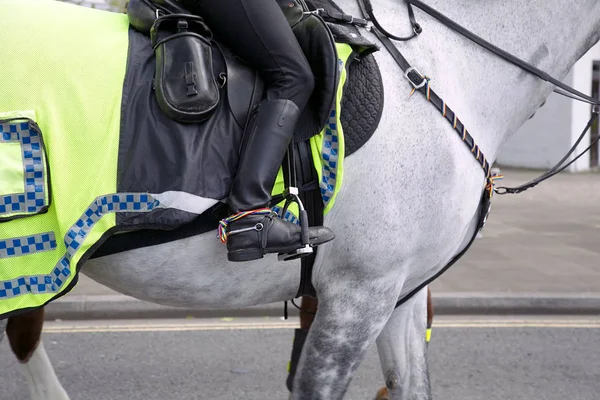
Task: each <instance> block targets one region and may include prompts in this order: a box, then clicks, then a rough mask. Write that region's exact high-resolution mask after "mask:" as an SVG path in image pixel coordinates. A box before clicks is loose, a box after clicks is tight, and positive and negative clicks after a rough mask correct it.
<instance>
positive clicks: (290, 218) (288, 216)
mask: <svg viewBox="0 0 600 400" xmlns="http://www.w3.org/2000/svg"><path fill="white" fill-rule="evenodd" d="M271 210H273V211H275V212H276V213H277V215H278V216H280V214H281V211H282V210H281V207H279V206H275V207H271ZM280 218H281V219H283V220H285V221H287V222H291V223H292V224H296V225H300V220H299V219H298V218H296V216H295V215H294V214H293V213H292V212H290V210H286V211H285V214H284V215H283V217H281V216H280Z"/></svg>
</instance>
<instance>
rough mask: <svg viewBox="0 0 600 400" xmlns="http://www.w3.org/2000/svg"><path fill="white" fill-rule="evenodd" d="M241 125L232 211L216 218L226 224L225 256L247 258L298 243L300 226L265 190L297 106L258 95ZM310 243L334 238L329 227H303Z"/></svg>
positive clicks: (284, 146)
mask: <svg viewBox="0 0 600 400" xmlns="http://www.w3.org/2000/svg"><path fill="white" fill-rule="evenodd" d="M257 110H258V111H257V114H256V116H255V118H254V120H253V123H252V124H251V126H250V128H249V130H248V131H247V133H246V134H247V135H248V136H247V141H246V144H245V146H244V147H243V150H242V154H241V157H240V163H239V166H238V172H237V175H236V177H235V179H234V181H233V186H232V188H231V193H230V196H229V206H230V208H231V209H232V211H233V212H234V213H235V214H234V215H232V216H231V217H229V218H227V219H226V220H224V221H222V223H221V226H222V227H226V230H225V232H226V233H225V234H224V235H222V236H221V238H222V240H223V239H225V240H227V251H228V254H227V258H228V259H229V261H249V260H256V259H259V258H262V257H263V256H264V254H266V253H288V252H292V251H294V250H297V249H299V248H301V247H303V245H302V240H301V237H300V226H299V225H296V224H293V223H291V222H287V221H284V220H282V219H280V218H277V216H276V215H275V214H274V213H273V212H272V211H270V210H269V209H268V208H267V207H269V202H270V200H271V191H272V190H273V185H274V183H275V178H276V177H277V172H278V170H279V167H280V166H281V163H282V161H283V157H284V156H285V152H286V150H287V148H288V145H289V143H290V140H291V139H292V136H293V133H294V128H295V126H296V122H297V121H298V118H299V117H300V110H299V109H298V107H297V106H296V104H294V103H293V102H292V101H290V100H264V101H262V102H261V103H260V104H259V106H258V109H257ZM309 238H310V244H311V245H312V246H318V245H320V244H323V243H325V242H328V241H330V240H332V239H333V238H334V234H333V232H332V231H331V230H330V229H329V228H325V227H322V226H319V227H311V228H309Z"/></svg>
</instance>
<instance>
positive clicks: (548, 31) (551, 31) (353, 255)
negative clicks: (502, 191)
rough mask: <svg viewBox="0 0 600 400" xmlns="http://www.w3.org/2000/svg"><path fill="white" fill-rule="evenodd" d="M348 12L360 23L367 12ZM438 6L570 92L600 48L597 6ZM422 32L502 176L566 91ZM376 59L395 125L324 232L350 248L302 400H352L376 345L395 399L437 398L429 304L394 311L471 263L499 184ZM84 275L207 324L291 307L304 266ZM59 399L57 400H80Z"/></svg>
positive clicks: (331, 260) (430, 22)
mask: <svg viewBox="0 0 600 400" xmlns="http://www.w3.org/2000/svg"><path fill="white" fill-rule="evenodd" d="M337 3H338V4H339V5H340V6H341V7H342V8H343V9H344V11H345V12H346V13H348V14H352V15H355V16H359V15H360V11H359V8H358V5H357V3H356V0H337ZM427 3H428V4H429V5H430V6H432V7H434V8H436V9H437V10H439V11H441V12H443V13H444V14H446V15H447V16H449V17H451V18H452V19H453V20H455V21H456V22H458V23H460V24H461V25H463V26H465V27H466V28H468V29H469V30H471V31H474V32H476V33H477V34H479V35H480V36H482V37H483V38H485V39H486V40H488V41H490V42H492V43H494V44H495V45H497V46H498V47H500V48H503V49H505V50H507V51H509V52H510V53H512V54H514V55H516V56H518V57H520V58H522V59H524V60H526V61H528V62H530V63H532V64H533V65H535V66H537V67H538V68H540V69H542V70H544V71H546V72H548V73H549V74H551V75H553V76H555V77H557V78H562V77H564V76H565V75H566V74H567V72H568V71H569V69H570V68H571V66H572V65H573V64H574V63H575V62H576V60H577V59H579V58H580V57H581V56H582V55H583V54H584V53H585V52H586V51H587V50H588V49H589V48H590V47H591V46H593V45H594V44H595V43H596V42H597V41H598V40H599V32H600V2H598V1H597V0H578V1H576V2H572V1H560V0H545V1H538V2H531V1H527V0H513V1H510V2H507V1H499V0H488V1H474V0H454V1H447V0H429V1H428V2H427ZM374 8H375V14H376V15H377V17H378V19H379V20H380V22H381V24H382V25H383V26H384V27H386V28H387V29H388V30H390V31H394V33H397V34H399V35H402V34H409V33H411V32H410V28H409V23H408V17H407V13H406V3H405V2H404V1H403V0H380V1H377V2H375V5H374ZM416 18H417V20H418V21H419V23H420V24H421V26H422V27H423V33H422V34H421V35H420V36H419V37H417V38H415V39H414V40H411V41H409V42H406V43H399V44H397V47H398V49H399V50H400V51H401V52H402V53H403V54H404V55H405V57H406V58H407V59H408V60H409V61H410V62H411V63H412V64H413V65H414V66H415V67H416V68H417V69H418V70H419V71H421V72H422V73H423V74H426V75H428V76H429V77H430V78H431V85H432V88H434V89H435V90H436V92H437V93H438V94H440V95H441V96H442V97H443V98H444V100H446V102H447V103H448V104H449V105H450V106H451V107H452V108H453V109H454V110H455V111H456V112H457V114H458V116H459V117H460V119H461V121H463V122H464V123H465V125H466V126H467V128H468V129H469V131H470V132H471V134H472V135H473V137H474V138H475V140H476V142H477V144H478V145H479V146H480V148H481V150H482V151H483V152H484V153H485V155H486V157H487V159H488V160H489V162H490V163H492V162H493V160H494V159H495V158H496V156H497V154H498V151H499V149H500V146H501V145H502V143H503V142H504V141H505V140H506V139H507V138H508V137H509V136H510V135H511V134H512V133H514V132H515V131H516V130H517V129H518V128H519V127H520V126H521V125H522V124H523V123H524V122H525V121H526V120H527V118H528V117H529V116H530V115H532V113H533V112H534V111H535V110H536V109H537V108H538V107H539V105H540V104H541V103H542V102H543V101H544V99H545V98H546V97H547V96H548V95H549V94H550V93H551V91H552V89H553V87H552V86H551V85H549V84H547V83H544V82H542V81H541V80H540V79H537V78H535V77H533V76H532V75H530V74H528V73H526V72H524V71H522V70H520V69H519V68H517V67H515V66H513V65H511V64H509V63H507V62H505V61H504V60H502V59H500V58H498V57H497V56H495V55H493V54H492V53H490V52H488V51H486V50H484V49H482V48H481V47H479V46H477V45H475V44H474V43H472V42H470V41H468V40H467V39H465V38H464V37H462V36H460V35H458V34H457V33H455V32H454V31H451V30H450V29H448V28H446V27H445V26H443V25H442V24H440V23H439V22H438V21H437V20H435V19H433V18H431V17H430V16H429V15H427V14H425V13H423V12H422V11H420V10H418V9H416ZM364 34H365V35H366V36H368V37H370V38H371V39H373V40H374V41H376V39H375V37H374V36H373V35H372V34H371V33H369V32H364ZM376 59H377V62H378V63H379V66H380V68H381V70H382V74H383V76H384V87H385V93H386V99H385V110H384V113H383V117H382V119H381V123H380V125H379V128H378V130H377V132H376V133H375V134H374V136H373V137H372V138H371V139H370V140H369V141H368V143H367V144H366V145H365V146H364V147H363V148H361V149H360V150H359V151H358V152H357V153H356V154H355V155H353V156H352V157H350V158H348V160H347V161H346V164H345V168H346V172H345V182H344V186H343V188H342V190H341V192H340V194H339V197H338V200H337V203H336V207H335V208H334V209H333V210H332V211H331V212H330V213H329V214H328V215H327V217H326V218H325V225H326V226H329V227H331V228H332V229H333V230H334V231H335V233H336V239H335V240H334V241H333V242H331V243H329V244H326V245H324V246H322V247H321V248H320V249H319V252H318V256H317V259H316V263H315V267H314V270H313V275H312V283H313V284H314V286H315V288H316V290H317V295H318V298H319V312H318V314H317V316H316V318H315V321H314V323H313V325H312V327H311V330H310V334H309V336H308V338H307V341H306V344H305V346H304V350H303V353H302V356H301V359H300V363H299V367H298V371H297V374H296V378H295V382H294V391H293V398H294V399H309V400H316V399H341V398H342V397H343V396H344V393H345V391H346V388H347V386H348V384H349V382H350V379H351V376H352V373H353V372H354V370H355V369H356V368H357V367H358V365H359V363H360V362H361V360H362V359H363V356H364V355H365V352H366V350H367V348H368V347H369V346H370V345H371V344H372V343H374V342H375V341H377V346H378V349H379V355H380V359H381V365H382V370H383V374H384V378H385V380H386V383H387V385H388V387H389V389H390V394H391V396H392V398H393V399H426V398H430V397H431V393H430V387H429V378H428V369H427V362H426V359H425V320H426V319H425V314H426V309H425V306H426V290H421V291H420V292H419V293H418V294H417V295H416V296H414V297H413V298H412V299H411V300H409V301H407V302H405V303H404V304H403V305H402V306H401V307H399V308H398V309H394V305H395V304H396V302H397V300H398V299H399V298H402V297H403V296H405V295H406V294H407V293H410V292H411V291H412V290H414V289H415V288H416V287H417V286H419V285H420V284H421V283H422V282H424V281H425V280H427V279H428V278H430V277H432V276H434V275H435V274H436V273H437V272H439V271H440V269H441V268H443V267H444V266H445V265H446V264H447V262H448V261H449V260H450V259H451V258H452V257H453V256H454V255H455V254H457V253H458V252H460V251H461V249H462V248H464V246H465V245H466V243H467V242H468V240H469V239H470V238H471V237H472V235H473V234H474V230H475V226H476V220H477V216H478V205H479V200H480V198H481V194H482V190H483V186H484V184H485V180H484V175H483V173H482V170H481V166H480V165H479V164H478V163H477V162H476V161H475V160H474V158H473V156H472V155H471V154H470V152H469V151H468V150H467V149H466V148H465V146H464V144H463V143H461V142H460V140H459V139H458V138H457V135H456V133H455V132H453V131H452V128H451V126H450V125H449V124H448V123H447V122H446V121H444V120H443V119H442V118H441V116H440V114H439V113H438V111H437V110H435V109H434V107H433V106H432V105H431V104H429V103H428V102H427V101H426V100H425V99H424V98H423V96H420V95H419V94H415V95H413V96H412V97H409V92H410V89H411V88H412V87H411V86H410V84H409V82H408V81H407V80H406V79H405V78H404V77H403V74H402V71H401V70H400V69H399V68H398V66H397V65H396V63H395V62H394V61H393V59H392V58H391V57H390V55H389V54H388V53H387V52H386V51H385V50H382V51H380V52H378V53H376ZM584 122H585V121H582V123H584ZM166 270H168V271H169V273H168V274H167V273H165V271H166ZM82 272H83V273H84V274H85V275H87V276H89V277H91V278H92V279H94V280H96V281H97V282H99V283H101V284H103V285H106V286H108V287H110V288H112V289H114V290H117V291H119V292H121V293H124V294H127V295H131V296H134V297H137V298H139V299H142V300H146V301H151V302H155V303H159V304H164V305H171V306H186V307H190V306H192V307H199V308H201V307H242V306H250V305H255V304H261V303H270V302H278V301H283V300H287V299H290V298H292V297H294V295H295V294H296V291H297V287H298V282H299V280H300V268H299V262H285V263H284V262H278V261H277V260H276V257H275V256H269V257H266V258H265V259H263V260H259V261H254V262H251V263H245V264H244V265H241V264H236V263H228V262H227V261H226V250H225V247H224V246H223V245H222V244H220V243H219V241H218V240H216V238H215V233H214V232H211V233H206V234H203V235H198V236H195V237H191V238H187V239H183V240H179V241H177V242H172V243H166V244H162V245H157V246H153V247H149V248H144V249H140V250H133V251H128V252H125V253H120V254H115V255H111V256H107V257H103V258H99V259H94V260H91V261H89V262H88V263H87V264H86V265H85V267H84V268H83V270H82ZM515 278H516V277H515ZM41 351H43V347H42V350H41ZM49 366H50V364H49V363H47V364H46V367H49ZM54 387H58V388H60V385H58V386H54ZM50 390H51V389H48V390H46V393H48V392H49V391H50ZM59 392H60V390H59V389H57V394H56V395H55V397H53V394H52V393H50V394H49V395H48V398H60V399H63V398H66V397H61V396H64V395H63V394H61V393H62V392H61V393H59Z"/></svg>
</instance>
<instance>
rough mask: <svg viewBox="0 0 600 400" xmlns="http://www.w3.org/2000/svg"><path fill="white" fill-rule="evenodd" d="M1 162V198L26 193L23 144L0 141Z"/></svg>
mask: <svg viewBox="0 0 600 400" xmlns="http://www.w3.org/2000/svg"><path fill="white" fill-rule="evenodd" d="M0 160H2V162H1V163H0V196H1V195H5V194H21V193H25V171H24V170H23V150H21V143H20V142H2V141H0Z"/></svg>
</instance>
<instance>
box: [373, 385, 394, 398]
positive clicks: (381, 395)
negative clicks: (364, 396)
mask: <svg viewBox="0 0 600 400" xmlns="http://www.w3.org/2000/svg"><path fill="white" fill-rule="evenodd" d="M375 400H390V394H389V393H388V390H387V388H386V387H382V388H381V389H379V390H378V391H377V395H376V396H375Z"/></svg>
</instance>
